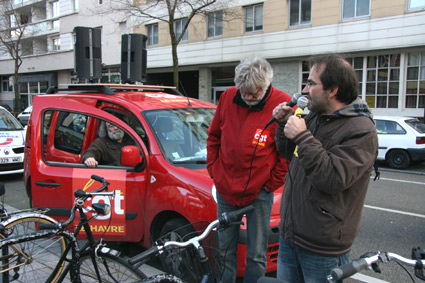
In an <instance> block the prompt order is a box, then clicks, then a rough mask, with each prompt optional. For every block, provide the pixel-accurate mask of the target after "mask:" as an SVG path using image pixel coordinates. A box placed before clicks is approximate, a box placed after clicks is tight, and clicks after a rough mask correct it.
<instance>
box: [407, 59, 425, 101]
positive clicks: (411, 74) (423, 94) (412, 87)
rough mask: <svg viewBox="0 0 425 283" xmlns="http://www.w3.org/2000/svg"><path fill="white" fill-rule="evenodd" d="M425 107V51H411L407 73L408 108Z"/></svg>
mask: <svg viewBox="0 0 425 283" xmlns="http://www.w3.org/2000/svg"><path fill="white" fill-rule="evenodd" d="M424 107H425V52H415V53H409V54H408V59H407V75H406V108H424Z"/></svg>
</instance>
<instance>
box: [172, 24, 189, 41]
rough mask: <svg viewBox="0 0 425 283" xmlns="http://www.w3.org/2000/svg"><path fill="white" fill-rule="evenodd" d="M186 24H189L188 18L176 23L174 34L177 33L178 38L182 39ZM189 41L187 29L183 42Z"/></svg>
mask: <svg viewBox="0 0 425 283" xmlns="http://www.w3.org/2000/svg"><path fill="white" fill-rule="evenodd" d="M186 23H187V18H184V19H179V20H175V21H174V32H175V33H176V38H179V37H180V35H181V34H182V31H183V28H184V26H185V25H186ZM187 39H188V36H187V29H186V31H185V33H184V34H183V37H182V41H187Z"/></svg>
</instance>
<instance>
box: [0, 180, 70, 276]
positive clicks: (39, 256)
mask: <svg viewBox="0 0 425 283" xmlns="http://www.w3.org/2000/svg"><path fill="white" fill-rule="evenodd" d="M5 193H6V189H5V186H4V183H1V182H0V221H1V222H0V239H4V238H7V237H11V236H17V235H23V234H28V233H31V232H34V231H36V230H37V227H38V226H39V225H40V224H55V223H57V221H56V220H54V219H53V218H51V217H49V216H47V215H45V213H46V212H47V211H48V209H47V208H30V209H22V210H14V211H8V210H7V208H6V205H5V204H4V195H5ZM65 247H66V246H65V240H64V239H61V238H59V237H58V238H57V239H56V241H54V242H51V241H50V240H48V239H37V240H34V241H31V242H27V243H25V244H21V245H16V246H13V247H11V248H10V249H8V248H5V249H2V250H1V254H0V262H1V265H0V278H1V282H11V281H15V282H29V281H31V280H32V279H33V278H37V277H38V276H37V273H42V272H44V271H43V270H42V269H41V268H40V266H43V265H49V264H52V265H53V264H55V265H56V262H49V261H48V260H46V259H47V258H50V259H52V260H54V256H52V255H54V254H61V253H62V252H63V251H64V250H65ZM27 254H31V261H24V260H22V258H23V257H25V256H26V255H27ZM58 258H59V257H57V259H58Z"/></svg>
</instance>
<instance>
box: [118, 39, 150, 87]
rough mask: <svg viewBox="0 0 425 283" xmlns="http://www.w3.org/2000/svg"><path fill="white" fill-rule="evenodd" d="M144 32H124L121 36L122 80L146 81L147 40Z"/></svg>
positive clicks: (128, 81)
mask: <svg viewBox="0 0 425 283" xmlns="http://www.w3.org/2000/svg"><path fill="white" fill-rule="evenodd" d="M147 39H148V37H147V36H146V35H144V34H135V33H132V34H123V35H122V38H121V80H122V82H123V83H134V82H146V60H147V51H146V41H147Z"/></svg>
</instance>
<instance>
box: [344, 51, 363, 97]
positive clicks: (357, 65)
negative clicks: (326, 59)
mask: <svg viewBox="0 0 425 283" xmlns="http://www.w3.org/2000/svg"><path fill="white" fill-rule="evenodd" d="M345 60H346V61H347V62H348V63H350V65H351V66H352V67H353V69H354V71H356V74H357V79H358V80H359V94H361V93H362V85H363V84H362V81H363V57H354V58H345Z"/></svg>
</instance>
